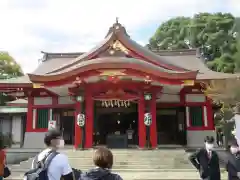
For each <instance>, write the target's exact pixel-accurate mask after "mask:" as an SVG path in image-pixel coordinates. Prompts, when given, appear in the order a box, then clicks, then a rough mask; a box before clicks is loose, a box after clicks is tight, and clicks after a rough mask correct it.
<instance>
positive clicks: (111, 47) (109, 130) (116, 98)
mask: <svg viewBox="0 0 240 180" xmlns="http://www.w3.org/2000/svg"><path fill="white" fill-rule="evenodd" d="M42 53H43V58H42V61H41V63H40V64H39V66H38V68H37V69H36V70H35V71H33V72H32V73H30V74H27V75H25V76H22V77H19V78H16V79H9V80H4V81H1V82H0V89H1V91H2V92H7V93H8V94H9V95H12V96H16V97H18V98H22V99H26V100H27V109H28V111H27V119H26V131H25V138H24V146H25V147H42V146H43V143H42V144H41V142H42V138H43V137H44V133H45V132H46V131H48V129H49V128H50V127H49V126H50V125H51V126H54V128H58V129H59V130H61V131H62V133H63V137H64V139H65V142H66V143H67V144H70V145H74V147H75V148H79V147H84V148H92V147H94V146H98V145H107V146H109V147H112V148H114V147H116V148H128V147H139V148H144V147H146V144H147V143H149V144H150V147H151V148H157V147H158V146H159V145H165V144H174V145H175V144H177V145H183V146H190V147H194V146H200V145H201V144H202V142H203V138H204V137H205V136H206V135H212V136H215V132H214V129H215V128H214V122H213V109H212V100H211V99H209V98H208V97H206V96H205V94H204V93H203V92H202V90H203V88H204V86H203V83H204V82H208V81H209V80H212V79H226V78H229V77H231V75H229V74H224V73H219V72H213V71H211V70H209V69H208V68H207V67H206V66H205V65H204V63H203V61H202V59H201V58H202V57H201V56H199V55H198V54H197V51H196V49H190V50H177V51H176V50H175V51H173V50H172V51H168V50H166V51H158V50H150V49H148V48H146V47H142V46H141V45H139V44H138V43H136V42H135V41H134V40H132V39H131V38H130V36H129V35H128V34H127V32H126V29H125V28H124V27H123V26H122V25H121V24H120V23H118V22H116V23H115V24H113V26H112V27H110V28H109V31H108V32H107V34H106V36H105V38H104V40H103V41H102V42H100V43H99V44H98V45H97V46H96V47H94V48H93V49H91V50H90V51H88V52H84V53H83V52H78V53H48V52H42ZM80 115H83V116H80ZM147 115H149V116H147ZM81 117H83V119H84V118H85V119H84V123H83V121H82V119H81ZM79 118H80V119H79ZM50 122H51V123H50ZM79 122H80V123H79ZM81 123H83V124H82V125H84V127H81ZM34 142H39V143H38V144H37V145H36V143H34Z"/></svg>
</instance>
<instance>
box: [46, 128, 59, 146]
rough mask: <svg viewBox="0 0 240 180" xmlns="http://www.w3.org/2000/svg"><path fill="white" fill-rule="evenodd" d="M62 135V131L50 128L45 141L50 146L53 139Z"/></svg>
mask: <svg viewBox="0 0 240 180" xmlns="http://www.w3.org/2000/svg"><path fill="white" fill-rule="evenodd" d="M59 137H61V132H60V131H57V130H50V131H48V132H47V133H46V134H45V137H44V143H45V145H46V146H50V145H51V141H52V140H53V139H57V138H59Z"/></svg>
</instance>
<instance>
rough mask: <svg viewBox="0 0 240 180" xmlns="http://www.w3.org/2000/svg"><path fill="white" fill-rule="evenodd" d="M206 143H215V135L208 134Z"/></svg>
mask: <svg viewBox="0 0 240 180" xmlns="http://www.w3.org/2000/svg"><path fill="white" fill-rule="evenodd" d="M204 142H205V143H211V144H212V143H214V137H213V136H206V137H205V139H204Z"/></svg>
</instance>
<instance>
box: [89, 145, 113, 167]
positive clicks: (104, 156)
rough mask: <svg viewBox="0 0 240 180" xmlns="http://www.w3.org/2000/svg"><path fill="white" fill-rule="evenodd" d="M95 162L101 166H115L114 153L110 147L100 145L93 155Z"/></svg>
mask: <svg viewBox="0 0 240 180" xmlns="http://www.w3.org/2000/svg"><path fill="white" fill-rule="evenodd" d="M93 163H94V165H95V166H98V167H100V168H103V169H105V168H108V169H111V168H112V166H113V154H112V152H111V151H110V150H109V149H108V148H104V147H100V148H98V149H97V150H96V151H95V152H94V155H93Z"/></svg>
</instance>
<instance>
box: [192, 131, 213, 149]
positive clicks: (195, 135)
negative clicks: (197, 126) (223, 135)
mask: <svg viewBox="0 0 240 180" xmlns="http://www.w3.org/2000/svg"><path fill="white" fill-rule="evenodd" d="M206 136H213V137H214V139H215V140H216V133H215V131H214V130H207V131H205V130H204V131H189V130H188V131H187V146H188V147H202V146H203V145H204V138H205V137H206Z"/></svg>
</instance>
